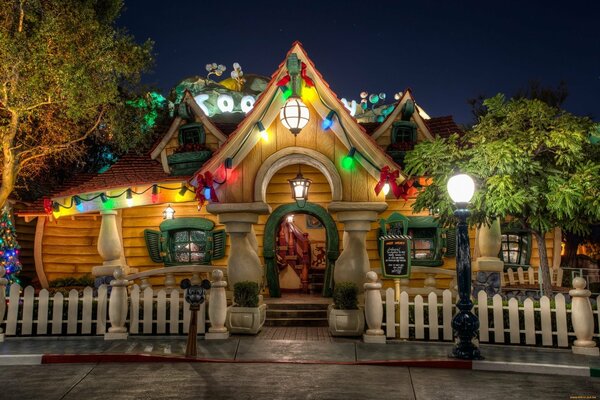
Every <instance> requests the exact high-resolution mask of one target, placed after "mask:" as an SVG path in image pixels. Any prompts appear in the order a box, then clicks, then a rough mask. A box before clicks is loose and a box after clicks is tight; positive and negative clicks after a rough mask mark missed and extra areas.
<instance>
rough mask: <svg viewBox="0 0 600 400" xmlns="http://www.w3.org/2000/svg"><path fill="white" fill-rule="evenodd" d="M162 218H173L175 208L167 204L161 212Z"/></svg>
mask: <svg viewBox="0 0 600 400" xmlns="http://www.w3.org/2000/svg"><path fill="white" fill-rule="evenodd" d="M162 215H163V219H175V210H174V209H173V207H171V205H170V204H169V205H168V206H167V208H165V211H163V212H162Z"/></svg>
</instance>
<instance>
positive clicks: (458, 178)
mask: <svg viewBox="0 0 600 400" xmlns="http://www.w3.org/2000/svg"><path fill="white" fill-rule="evenodd" d="M474 193H475V182H474V181H473V178H471V177H470V176H469V175H467V174H458V175H454V176H453V177H451V178H450V179H448V194H449V195H450V198H451V199H452V201H453V202H454V203H468V202H470V201H471V198H472V197H473V194H474Z"/></svg>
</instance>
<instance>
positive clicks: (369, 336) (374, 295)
mask: <svg viewBox="0 0 600 400" xmlns="http://www.w3.org/2000/svg"><path fill="white" fill-rule="evenodd" d="M364 287H365V319H366V321H367V326H368V327H369V329H367V332H366V333H365V334H363V340H364V341H365V343H385V333H384V331H383V329H381V324H382V323H383V302H382V300H381V283H379V282H377V273H376V272H375V271H369V272H367V283H365V284H364Z"/></svg>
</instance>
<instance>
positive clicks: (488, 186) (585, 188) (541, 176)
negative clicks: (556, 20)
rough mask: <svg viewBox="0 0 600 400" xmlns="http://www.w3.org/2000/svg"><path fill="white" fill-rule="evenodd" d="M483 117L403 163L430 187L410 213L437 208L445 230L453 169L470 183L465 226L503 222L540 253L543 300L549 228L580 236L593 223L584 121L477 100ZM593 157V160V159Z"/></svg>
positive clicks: (595, 196) (596, 163)
mask: <svg viewBox="0 0 600 400" xmlns="http://www.w3.org/2000/svg"><path fill="white" fill-rule="evenodd" d="M483 104H484V106H485V107H486V110H487V112H486V113H485V115H483V116H482V117H480V119H479V122H478V123H477V124H476V125H475V126H474V127H473V129H472V131H470V132H468V133H467V134H466V135H465V136H464V137H462V138H459V137H458V136H457V135H453V136H451V137H450V138H448V139H442V138H437V139H435V140H434V141H432V142H424V143H421V144H419V145H417V146H415V149H414V150H413V151H412V152H410V153H409V154H408V155H407V157H406V166H407V167H406V170H407V172H408V173H409V174H411V175H418V176H420V175H427V176H430V177H431V178H432V184H431V185H430V186H427V187H426V188H425V189H424V190H423V191H422V192H420V193H419V195H418V197H417V199H416V201H415V204H414V206H413V207H414V209H415V210H417V211H421V210H423V209H425V208H431V209H439V210H440V214H441V220H442V222H443V223H445V224H450V223H451V220H452V218H453V216H452V205H451V204H450V199H449V198H448V196H447V195H446V184H447V182H448V179H449V177H450V176H452V175H453V174H454V173H455V172H456V170H460V171H462V172H466V173H468V174H470V175H471V176H473V177H474V179H475V180H476V182H477V191H476V194H475V196H474V198H473V200H472V209H473V215H472V219H471V223H485V222H487V223H489V221H490V220H491V219H492V218H495V217H500V218H502V219H508V220H510V221H511V223H512V224H515V225H518V226H520V227H522V228H523V229H526V230H528V231H529V232H531V234H532V235H533V237H535V239H536V241H537V244H538V248H539V255H540V267H541V272H542V274H543V282H544V283H543V290H544V294H545V295H550V294H551V293H552V286H551V284H550V272H549V266H548V255H547V253H546V246H545V241H544V235H545V233H546V232H548V231H550V230H551V229H553V228H554V227H557V226H558V227H562V228H564V229H567V230H569V231H572V232H580V233H584V232H586V231H588V230H589V226H590V223H593V222H595V221H600V159H599V157H597V156H596V155H597V154H598V145H594V144H592V143H591V142H590V136H589V132H590V130H591V128H592V123H591V121H590V120H589V119H588V118H581V117H576V116H573V115H571V114H569V113H567V112H564V111H561V110H559V109H558V108H555V107H551V106H550V105H548V104H546V103H544V102H542V101H540V100H530V99H524V98H521V99H512V100H508V101H507V100H506V99H505V97H504V96H503V95H497V96H495V97H493V98H491V99H487V100H485V101H484V102H483ZM595 154H596V155H595Z"/></svg>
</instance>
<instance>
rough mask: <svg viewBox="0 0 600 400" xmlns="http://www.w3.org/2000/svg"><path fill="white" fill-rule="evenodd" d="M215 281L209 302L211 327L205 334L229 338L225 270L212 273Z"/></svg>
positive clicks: (210, 337) (218, 337) (206, 336)
mask: <svg viewBox="0 0 600 400" xmlns="http://www.w3.org/2000/svg"><path fill="white" fill-rule="evenodd" d="M212 278H213V281H212V283H211V287H210V299H209V302H208V319H209V320H210V328H208V332H207V333H206V334H205V335H204V338H205V339H207V340H209V339H227V338H228V337H229V332H228V331H227V328H226V327H225V319H226V318H227V298H226V297H225V287H226V286H227V282H225V281H224V280H223V271H221V270H218V269H216V270H214V271H213V273H212Z"/></svg>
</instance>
